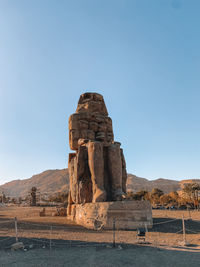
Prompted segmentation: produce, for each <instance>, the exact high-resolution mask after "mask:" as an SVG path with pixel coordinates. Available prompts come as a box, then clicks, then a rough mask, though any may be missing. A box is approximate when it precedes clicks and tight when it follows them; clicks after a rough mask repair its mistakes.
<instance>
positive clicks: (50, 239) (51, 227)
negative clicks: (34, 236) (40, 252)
mask: <svg viewBox="0 0 200 267" xmlns="http://www.w3.org/2000/svg"><path fill="white" fill-rule="evenodd" d="M51 236H52V226H50V239H49V249H50V250H51Z"/></svg>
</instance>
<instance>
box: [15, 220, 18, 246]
mask: <svg viewBox="0 0 200 267" xmlns="http://www.w3.org/2000/svg"><path fill="white" fill-rule="evenodd" d="M14 220H15V239H16V243H17V242H18V231H17V217H15V219H14Z"/></svg>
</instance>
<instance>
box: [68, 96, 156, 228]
mask: <svg viewBox="0 0 200 267" xmlns="http://www.w3.org/2000/svg"><path fill="white" fill-rule="evenodd" d="M69 144H70V148H71V149H72V150H75V153H70V154H69V162H68V169H69V176H70V191H69V198H68V209H67V216H68V218H69V219H70V220H73V221H74V222H76V223H77V224H81V225H83V226H85V227H87V228H92V229H99V227H100V228H101V227H104V228H107V229H110V228H112V226H113V220H114V219H117V221H116V225H117V227H118V228H121V229H132V228H134V227H136V228H137V227H139V226H140V225H146V224H147V225H151V223H152V213H151V206H150V203H148V202H146V201H143V202H141V201H139V202H137V201H126V180H127V173H126V163H125V159H124V155H123V150H122V149H121V148H120V143H119V142H115V141H114V135H113V128H112V120H111V118H110V117H108V112H107V109H106V106H105V103H104V100H103V96H102V95H100V94H97V93H85V94H82V95H81V96H80V99H79V102H78V107H77V109H76V112H75V113H74V114H72V115H71V116H70V118H69ZM122 200H124V201H122Z"/></svg>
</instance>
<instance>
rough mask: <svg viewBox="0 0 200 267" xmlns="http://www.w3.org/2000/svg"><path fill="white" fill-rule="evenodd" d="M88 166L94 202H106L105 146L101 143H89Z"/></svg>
mask: <svg viewBox="0 0 200 267" xmlns="http://www.w3.org/2000/svg"><path fill="white" fill-rule="evenodd" d="M87 148H88V164H89V168H90V173H91V179H92V191H93V199H92V202H104V201H106V191H105V189H104V158H103V144H102V143H101V142H95V141H93V142H92V141H89V142H88V144H87Z"/></svg>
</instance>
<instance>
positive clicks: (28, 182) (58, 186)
mask: <svg viewBox="0 0 200 267" xmlns="http://www.w3.org/2000/svg"><path fill="white" fill-rule="evenodd" d="M188 182H197V183H200V179H195V180H182V181H176V180H169V179H163V178H160V179H156V180H151V181H150V180H148V179H146V178H141V177H137V176H135V175H133V174H128V179H127V191H133V192H138V191H140V190H146V191H151V190H152V189H153V188H159V189H161V190H162V191H163V192H164V193H169V192H171V191H177V190H181V188H182V187H183V185H184V184H185V183H188ZM33 186H35V187H37V189H38V190H39V191H40V192H41V194H44V193H46V194H47V195H53V194H55V193H58V192H67V191H68V189H69V173H68V169H62V170H47V171H44V172H42V173H40V174H37V175H34V176H32V177H31V178H28V179H24V180H14V181H11V182H9V183H6V184H4V185H1V186H0V190H3V191H4V192H5V194H6V195H7V196H11V197H19V196H22V197H24V196H27V195H28V193H29V191H30V189H31V188H32V187H33Z"/></svg>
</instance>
